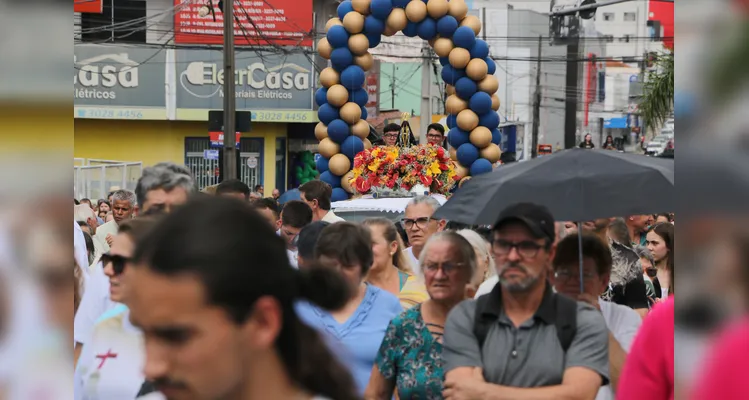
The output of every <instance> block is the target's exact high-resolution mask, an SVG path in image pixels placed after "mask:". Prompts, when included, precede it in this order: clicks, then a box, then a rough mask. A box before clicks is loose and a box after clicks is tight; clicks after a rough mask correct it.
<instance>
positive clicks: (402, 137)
mask: <svg viewBox="0 0 749 400" xmlns="http://www.w3.org/2000/svg"><path fill="white" fill-rule="evenodd" d="M410 118H411V114H410V113H407V112H405V113H403V114H402V115H401V130H400V132H399V133H398V142H397V145H398V147H400V148H408V147H411V146H415V145H416V144H418V143H417V142H416V139H415V138H414V135H413V133H412V131H411V124H409V123H408V120H409V119H410Z"/></svg>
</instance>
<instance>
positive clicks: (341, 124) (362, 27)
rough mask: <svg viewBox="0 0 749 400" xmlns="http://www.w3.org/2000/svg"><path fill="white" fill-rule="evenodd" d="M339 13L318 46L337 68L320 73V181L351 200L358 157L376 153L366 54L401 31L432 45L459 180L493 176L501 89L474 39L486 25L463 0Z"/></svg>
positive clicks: (389, 2) (366, 6)
mask: <svg viewBox="0 0 749 400" xmlns="http://www.w3.org/2000/svg"><path fill="white" fill-rule="evenodd" d="M337 14H338V17H337V18H331V19H330V20H329V21H328V22H327V24H326V26H325V29H326V32H327V33H326V37H324V38H322V39H320V41H319V42H318V45H317V48H318V52H319V54H320V56H322V57H323V58H325V59H328V60H330V64H331V65H332V67H328V68H325V69H324V70H322V71H321V72H320V84H321V86H322V87H321V88H320V89H318V90H317V92H316V93H315V102H316V103H317V105H318V106H319V110H318V118H319V120H320V123H318V124H317V126H316V127H315V136H316V137H317V139H318V140H319V141H320V144H319V152H320V155H321V157H320V158H319V159H318V160H317V163H316V164H317V165H316V166H317V169H318V171H320V173H321V174H320V179H321V180H323V181H325V182H327V183H329V184H330V185H331V186H332V187H333V199H334V200H345V199H347V198H348V197H349V194H350V193H352V190H351V187H350V185H349V184H348V180H349V179H350V178H351V167H352V165H353V160H354V157H355V156H356V154H357V153H359V152H361V151H362V150H364V149H365V148H369V147H371V146H372V144H371V143H370V142H369V140H367V136H368V135H369V124H368V123H367V122H366V119H367V110H366V108H364V106H365V104H366V103H367V99H368V95H367V91H366V90H365V89H364V88H363V86H364V78H365V71H367V70H369V69H370V68H372V65H373V63H374V59H373V57H372V54H370V53H369V49H370V48H374V47H377V45H378V44H379V43H380V41H381V40H382V36H393V35H394V34H396V33H397V32H400V31H402V32H403V34H404V35H406V36H408V37H416V36H418V37H420V38H422V39H424V40H428V41H429V44H430V45H431V46H432V48H433V49H434V52H435V53H436V54H437V56H439V57H440V58H439V61H440V64H442V74H441V75H442V79H443V80H444V82H445V83H446V84H447V86H446V91H447V94H448V95H449V97H448V98H447V100H446V102H445V110H446V112H447V113H448V117H447V126H448V128H449V129H450V131H449V133H448V139H447V140H448V143H449V144H450V146H451V147H452V149H451V151H450V156H451V158H452V159H453V160H454V161H456V163H457V171H458V175H459V176H462V177H467V176H475V175H479V174H482V173H486V172H489V171H491V170H492V165H493V164H494V163H496V162H497V161H498V160H499V157H500V155H501V151H500V148H499V143H500V140H501V135H500V132H499V129H498V126H499V115H498V114H497V110H498V109H499V97H498V96H497V95H496V91H497V89H498V88H499V82H498V81H497V78H495V77H494V72H495V70H496V64H495V63H494V61H493V60H492V59H491V58H489V46H488V45H487V43H486V42H485V41H483V40H480V39H477V38H476V35H478V33H479V31H480V30H481V22H480V20H479V19H478V18H477V17H474V16H471V15H468V6H467V5H466V3H465V0H450V1H448V0H344V1H343V2H341V4H340V5H339V6H338V12H337ZM422 134H424V133H423V132H422Z"/></svg>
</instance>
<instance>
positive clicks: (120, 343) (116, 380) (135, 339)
mask: <svg viewBox="0 0 749 400" xmlns="http://www.w3.org/2000/svg"><path fill="white" fill-rule="evenodd" d="M144 351H145V349H144V346H143V334H142V333H141V332H140V330H138V329H137V328H135V327H134V326H133V325H132V324H130V310H129V309H128V308H127V307H126V306H125V305H119V306H117V307H116V308H114V309H112V310H110V311H109V312H107V313H106V314H104V315H103V316H102V318H100V319H99V321H98V322H97V323H96V325H95V327H94V329H93V332H92V336H91V339H90V340H89V342H88V343H86V345H85V346H84V347H83V352H82V353H81V357H80V359H79V360H78V366H77V368H76V370H75V375H74V389H73V391H74V396H75V397H74V398H75V400H132V399H135V396H136V395H137V394H138V392H139V391H140V388H141V386H142V385H143V381H144V379H145V377H144V376H143V372H142V370H143V366H144V362H145V360H144Z"/></svg>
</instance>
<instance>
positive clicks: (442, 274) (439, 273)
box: [364, 231, 478, 400]
mask: <svg viewBox="0 0 749 400" xmlns="http://www.w3.org/2000/svg"><path fill="white" fill-rule="evenodd" d="M419 261H420V264H421V268H422V274H423V275H424V281H425V283H426V288H427V293H428V294H429V299H428V300H426V301H425V302H424V303H422V304H418V305H416V306H415V307H413V308H411V309H409V310H407V311H405V312H403V313H402V314H400V315H399V316H398V317H396V318H395V319H393V321H392V322H390V325H389V326H388V329H387V333H386V334H385V339H384V340H383V341H382V345H381V346H380V350H379V352H378V354H377V360H376V363H375V366H374V367H373V368H372V374H371V378H370V380H369V385H368V386H367V390H366V392H365V393H364V398H365V399H366V400H386V399H391V398H392V397H393V392H394V391H397V395H398V398H400V399H442V388H443V387H442V380H443V378H444V372H443V369H442V368H443V366H444V361H443V359H442V335H443V333H444V326H445V320H446V319H447V314H448V313H449V312H450V310H451V309H452V308H453V307H454V306H455V305H457V304H458V303H460V302H461V301H463V300H464V299H466V289H467V287H468V286H470V285H471V282H472V281H473V279H474V276H475V274H476V270H477V269H478V267H477V264H478V262H477V260H476V253H475V252H474V250H473V246H471V243H469V242H468V241H467V240H466V239H465V238H464V237H463V236H461V235H459V234H457V233H455V232H452V231H445V232H440V233H437V234H435V235H433V236H432V237H431V238H430V239H429V241H428V242H427V243H426V245H425V246H424V249H423V251H422V252H421V257H420V260H419Z"/></svg>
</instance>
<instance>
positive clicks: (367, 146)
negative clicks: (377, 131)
mask: <svg viewBox="0 0 749 400" xmlns="http://www.w3.org/2000/svg"><path fill="white" fill-rule="evenodd" d="M360 121H361V120H360ZM362 142H364V150H369V149H371V148H372V142H370V141H369V139H364V140H362Z"/></svg>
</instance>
